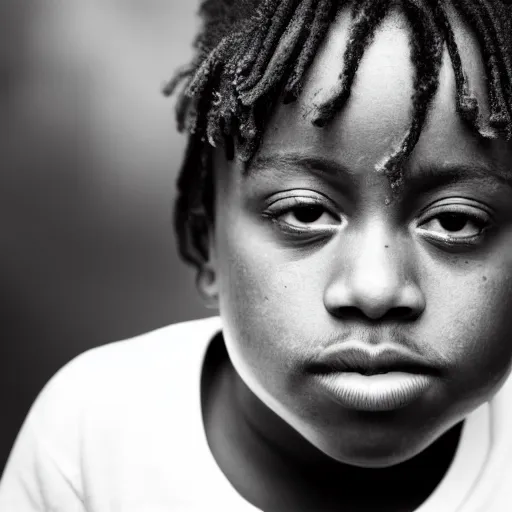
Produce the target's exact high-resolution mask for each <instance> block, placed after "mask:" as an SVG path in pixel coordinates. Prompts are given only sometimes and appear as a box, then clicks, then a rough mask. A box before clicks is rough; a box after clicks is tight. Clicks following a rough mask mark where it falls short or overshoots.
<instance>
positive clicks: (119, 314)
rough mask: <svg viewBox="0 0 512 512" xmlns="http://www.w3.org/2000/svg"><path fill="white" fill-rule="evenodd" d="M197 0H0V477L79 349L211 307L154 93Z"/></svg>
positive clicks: (163, 106) (170, 139)
mask: <svg viewBox="0 0 512 512" xmlns="http://www.w3.org/2000/svg"><path fill="white" fill-rule="evenodd" d="M196 8H197V2H196V1H192V0H180V1H178V0H87V1H83V0H38V1H27V0H23V1H20V0H2V2H0V38H1V39H2V41H1V44H0V77H1V79H0V102H1V116H0V152H1V153H0V156H1V162H2V170H1V172H0V212H1V213H0V237H1V238H0V240H1V246H0V248H1V250H0V280H1V288H0V289H1V293H2V295H1V303H0V315H1V324H0V325H1V344H0V346H1V349H0V350H1V352H0V365H1V368H0V380H1V385H0V404H1V410H0V419H1V421H0V471H1V470H2V468H3V466H4V463H5V460H6V458H7V456H8V453H9V451H10V448H11V446H12V442H13V441H14V438H15V436H16V433H17V431H18V429H19V427H20V425H21V422H22V421H23V418H24V416H25V415H26V413H27V411H28V408H29V406H30V404H31V403H32V401H33V400H34V398H35V397H36V395H37V393H38V392H39V391H40V389H41V387H42V386H43V385H44V384H45V383H46V382H47V380H48V379H49V378H50V377H51V376H52V375H53V374H54V373H55V371H56V370H57V369H58V368H59V367H60V366H62V365H63V364H65V363H66V362H67V361H69V360H70V359H71V358H72V357H74V356H76V355H77V354H79V353H80V352H83V351H84V350H86V349H88V348H91V347H95V346H98V345H102V344H104V343H108V342H111V341H115V340H119V339H123V338H127V337H131V336H134V335H137V334H139V333H142V332H144V331H148V330H152V329H155V328H158V327H161V326H163V325H165V324H168V323H172V322H176V321H180V320H187V319H192V318H199V317H202V316H208V315H209V314H211V311H207V310H206V309H204V308H203V306H202V304H201V302H200V299H199V297H198V295H197V293H196V292H195V288H194V273H193V271H192V270H191V269H189V268H188V267H186V266H185V265H184V264H183V263H181V261H180V260H179V258H178V256H177V252H176V249H175V243H174V242H175V241H174V233H173V229H172V225H171V212H172V201H173V198H174V182H175V178H176V173H177V170H178V167H179V163H180V159H181V154H182V151H183V148H184V144H185V139H184V137H183V136H180V135H178V134H177V133H176V131H175V129H174V117H173V113H174V102H173V101H172V100H168V99H165V98H163V97H162V96H161V95H160V88H161V86H162V85H163V83H164V81H165V80H166V79H167V78H168V77H169V76H170V75H171V74H172V71H173V69H174V68H176V67H177V66H178V65H180V64H182V63H184V62H186V61H187V60H188V58H189V57H190V55H191V42H192V39H193V35H194V31H195V28H196V25H197V19H196V17H195V11H196Z"/></svg>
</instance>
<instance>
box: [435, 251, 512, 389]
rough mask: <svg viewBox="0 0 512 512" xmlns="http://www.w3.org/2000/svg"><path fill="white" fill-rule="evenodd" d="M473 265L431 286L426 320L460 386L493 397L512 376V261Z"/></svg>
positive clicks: (438, 347) (439, 349)
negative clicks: (510, 372)
mask: <svg viewBox="0 0 512 512" xmlns="http://www.w3.org/2000/svg"><path fill="white" fill-rule="evenodd" d="M468 267H469V268H467V271H466V273H464V274H460V275H459V274H456V275H452V276H445V279H444V280H443V283H438V285H437V286H435V288H433V289H432V290H431V293H429V298H430V301H428V302H427V305H428V304H429V303H430V308H429V309H428V310H427V312H428V314H427V319H426V320H427V322H428V325H430V326H431V327H432V331H431V332H430V336H429V338H430V339H431V342H434V340H437V350H438V351H440V352H442V354H443V356H444V358H445V360H446V361H447V362H448V363H449V364H450V366H451V367H452V368H453V374H454V376H455V375H456V376H458V377H457V379H460V386H461V388H460V389H462V390H463V391H464V389H463V388H465V389H467V391H468V392H469V391H470V390H471V389H473V390H474V391H476V392H477V394H480V395H481V396H482V397H484V398H487V397H488V395H489V394H491V393H493V392H494V391H496V387H497V386H498V385H499V384H500V383H501V382H502V381H503V379H504V378H505V377H506V376H507V375H508V372H509V369H510V364H511V360H512V277H511V276H512V262H508V261H507V262H501V264H500V263H498V262H489V263H487V264H485V265H483V264H473V265H472V264H471V262H470V263H469V265H468ZM472 267H474V268H472ZM428 334H429V333H427V335H428Z"/></svg>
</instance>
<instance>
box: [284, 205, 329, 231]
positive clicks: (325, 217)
mask: <svg viewBox="0 0 512 512" xmlns="http://www.w3.org/2000/svg"><path fill="white" fill-rule="evenodd" d="M278 218H279V219H280V220H281V222H286V223H287V224H290V225H292V226H295V227H299V228H300V227H306V228H310V227H316V226H318V227H320V226H329V225H335V224H337V220H336V219H335V218H334V217H333V215H332V214H331V213H330V212H329V211H327V210H326V209H325V208H324V207H323V206H322V205H319V204H313V205H308V204H305V205H302V206H296V207H294V208H290V209H289V210H288V211H286V212H284V213H282V214H281V215H280V216H279V217H278Z"/></svg>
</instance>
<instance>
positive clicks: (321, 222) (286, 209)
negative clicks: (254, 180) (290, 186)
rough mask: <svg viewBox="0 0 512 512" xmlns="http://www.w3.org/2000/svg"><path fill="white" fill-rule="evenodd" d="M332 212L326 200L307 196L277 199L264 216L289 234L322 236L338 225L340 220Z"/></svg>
mask: <svg viewBox="0 0 512 512" xmlns="http://www.w3.org/2000/svg"><path fill="white" fill-rule="evenodd" d="M327 203H329V204H327ZM334 211H335V210H334V206H333V205H331V204H330V202H329V201H328V200H327V198H324V197H320V196H316V195H315V196H313V195H309V194H308V195H304V196H302V195H301V196H293V197H290V196H288V197H283V198H282V199H281V198H280V199H277V200H275V201H274V202H273V203H272V204H271V205H270V206H269V208H268V210H267V211H266V212H264V216H266V217H269V218H270V219H271V220H272V221H273V222H274V224H275V225H277V227H278V228H279V229H280V230H281V231H284V232H286V233H289V234H295V235H310V234H312V233H313V234H317V235H322V234H325V233H327V232H328V233H331V232H332V231H333V229H336V228H337V226H339V225H340V223H341V218H340V216H339V215H337V214H336V213H334Z"/></svg>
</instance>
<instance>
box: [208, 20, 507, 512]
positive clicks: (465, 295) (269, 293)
mask: <svg viewBox="0 0 512 512" xmlns="http://www.w3.org/2000/svg"><path fill="white" fill-rule="evenodd" d="M347 26H348V16H347V14H346V13H345V14H344V15H342V16H341V17H340V18H339V19H338V20H337V22H336V23H335V24H334V26H333V27H332V29H331V31H330V34H329V36H328V38H327V42H326V44H325V45H324V47H323V48H322V50H321V51H320V52H319V54H318V56H317V58H316V60H315V64H314V66H313V69H312V71H311V73H310V75H309V79H308V81H307V83H306V85H305V89H304V92H303V94H302V96H301V98H300V99H299V101H298V102H296V103H293V104H291V105H286V106H285V105H280V106H279V107H278V108H277V109H276V112H275V115H274V116H273V118H272V120H271V122H270V124H269V126H268V129H267V131H266V135H265V140H264V142H263V145H262V147H261V149H260V151H259V153H258V155H257V157H256V159H255V160H254V162H253V164H252V165H251V167H250V168H249V169H248V171H247V172H246V173H244V172H243V169H242V167H241V165H240V163H239V162H238V161H236V160H235V161H233V162H228V161H227V160H225V158H224V156H223V155H222V152H218V153H217V155H216V165H215V173H216V180H215V185H216V209H215V222H214V225H213V226H212V228H211V231H210V233H209V237H210V238H209V240H210V260H209V261H208V262H206V263H205V272H206V271H208V272H210V273H211V275H213V279H212V280H211V281H210V283H209V285H208V287H206V290H204V291H205V292H206V293H207V294H209V295H211V296H216V295H218V300H219V308H220V312H221V315H222V318H223V322H224V332H223V334H224V343H225V346H226V349H227V354H228V355H229V358H228V357H227V355H226V357H225V358H224V359H222V358H220V360H221V362H220V363H219V364H218V366H216V367H215V368H216V370H215V371H214V372H213V374H212V375H213V376H212V377H211V379H210V381H209V382H210V384H211V386H210V388H209V389H210V391H209V392H208V393H207V394H206V395H205V424H206V431H207V435H208V438H209V442H210V445H211V448H212V452H213V454H214V456H215V457H216V459H217V461H218V463H219V465H220V467H221V468H222V469H223V471H224V472H225V473H226V475H227V476H228V478H229V479H230V480H231V482H232V483H233V485H234V486H235V488H237V489H238V490H239V492H240V493H241V494H242V495H244V496H245V497H246V498H247V499H248V500H249V501H251V502H252V503H254V504H255V505H257V506H259V507H260V508H263V509H265V510H279V509H281V510H286V509H288V510H312V509H315V510H335V509H337V508H338V507H340V504H342V503H343V504H344V505H345V508H344V510H357V509H358V508H357V507H358V506H362V504H364V503H367V504H371V503H373V502H372V499H371V497H369V496H365V494H372V495H373V496H374V498H373V499H377V500H378V502H379V507H380V508H379V510H386V506H387V505H388V506H389V507H390V508H389V510H395V511H396V510H404V511H405V510H414V508H415V507H416V506H417V505H419V504H420V503H421V502H422V501H423V500H424V499H425V498H426V497H427V496H428V495H429V494H430V493H431V492H432V490H433V489H434V488H435V486H436V485H437V483H438V482H439V481H440V479H441V478H442V476H443V475H444V474H445V472H446V469H447V467H448V466H449V463H450V461H451V459H452V457H453V453H454V451H455V449H456V446H457V442H458V436H459V433H460V423H461V421H462V420H463V419H464V418H465V417H466V416H467V415H468V414H469V413H470V412H471V411H473V410H474V409H476V408H477V407H478V406H479V405H481V404H483V403H484V402H486V401H487V400H489V399H490V398H492V396H493V395H494V394H495V393H496V392H497V391H498V389H499V388H500V387H501V385H502V384H503V382H504V381H505V379H506V378H507V376H508V375H509V372H510V368H511V360H512V343H511V339H510V333H511V332H512V316H511V315H510V311H511V309H512V251H510V247H512V188H511V187H510V185H509V184H506V183H505V180H506V179H510V177H511V176H510V175H511V169H510V164H509V162H511V161H512V146H511V144H510V143H506V142H504V141H502V140H497V139H488V138H487V139H485V138H483V137H481V136H480V135H478V134H476V133H473V132H472V131H471V130H470V129H469V128H468V127H467V126H466V125H464V123H463V122H462V121H461V119H460V118H459V116H458V114H457V113H456V111H455V100H454V98H455V92H454V91H455V87H454V76H453V71H452V69H451V64H450V62H449V58H448V56H447V54H446V52H445V56H444V63H443V68H442V71H441V80H440V87H439V91H438V94H437V96H436V98H435V101H434V105H433V107H432V110H431V113H430V115H429V119H428V122H427V124H426V126H425V128H424V130H423V132H422V136H421V139H420V141H419V143H418V145H417V146H416V148H415V150H414V153H413V154H412V155H411V157H410V158H409V159H408V161H407V162H406V167H405V170H406V174H407V176H408V180H407V182H406V187H405V189H404V191H403V193H402V195H401V196H400V197H399V198H393V197H392V194H391V191H390V187H389V182H388V180H387V178H386V177H385V176H383V175H382V174H380V173H379V172H377V170H376V169H377V168H378V166H379V164H380V163H381V162H382V161H383V159H384V158H386V157H387V156H389V155H390V154H391V153H392V151H393V149H394V148H395V147H396V144H397V143H398V141H399V140H400V138H401V137H402V136H403V134H404V132H405V131H406V129H407V127H408V124H409V123H410V107H411V104H410V96H411V93H412V76H413V75H412V73H413V67H412V64H411V62H410V50H409V31H408V28H407V23H406V21H405V19H404V18H403V16H402V15H401V14H400V12H399V11H395V12H393V13H392V14H391V15H390V16H389V17H388V18H387V19H386V20H385V22H384V23H383V25H382V27H381V28H380V29H379V30H378V32H377V34H376V37H375V40H374V42H373V43H372V45H371V47H370V48H369V49H368V51H367V53H366V55H365V57H364V60H363V62H362V63H361V67H360V69H359V72H358V75H357V78H356V81H355V84H354V88H353V93H352V95H351V97H350V99H349V102H348V104H347V106H346V107H345V109H344V110H343V112H341V113H340V114H339V115H337V117H336V118H335V120H334V121H333V122H332V123H331V124H330V125H328V126H327V127H325V128H322V129H319V128H316V127H314V126H313V125H312V124H311V119H312V116H313V114H314V109H315V105H316V104H317V102H318V101H319V100H320V99H322V98H325V97H326V95H328V94H329V91H330V90H332V87H333V85H334V83H335V81H336V78H337V75H338V74H339V71H340V66H341V61H342V58H341V57H342V55H343V49H344V47H345V44H346V41H347ZM456 37H457V40H458V42H459V47H460V48H461V50H462V57H463V62H464V66H465V68H466V70H467V73H468V76H469V80H470V86H471V88H472V90H473V91H474V92H475V94H476V95H477V97H478V99H479V101H480V103H481V106H482V112H483V114H485V113H486V112H487V107H486V94H487V93H486V86H485V73H484V71H483V66H482V62H481V56H480V53H479V50H478V46H477V43H476V41H475V39H474V38H473V36H472V35H471V34H469V33H468V31H467V30H466V28H465V27H464V26H462V25H461V24H460V23H458V22H457V23H456ZM304 158H310V159H311V158H316V159H322V158H323V159H324V161H325V160H327V161H328V162H329V166H330V168H331V170H332V169H335V170H336V172H331V173H325V172H320V171H319V170H318V166H311V165H307V166H305V165H304V164H303V161H304ZM301 162H302V163H301ZM324 163H325V162H324ZM465 168H471V169H472V170H466V171H465V172H464V173H459V175H458V176H456V177H455V178H453V177H452V179H450V180H448V181H447V180H446V177H447V175H448V173H449V170H450V169H452V170H453V169H465ZM312 199H313V200H314V201H315V202H316V203H318V204H320V207H318V208H317V210H318V212H319V214H318V215H317V217H318V218H314V216H311V215H310V216H309V217H307V216H306V217H304V216H303V215H302V216H301V210H300V204H301V203H303V202H304V201H308V200H309V201H311V200H312ZM302 213H303V210H302ZM447 213H456V214H457V217H456V219H457V220H458V221H459V223H460V226H461V227H460V229H457V230H456V231H453V228H451V229H452V231H449V230H447V229H446V222H445V221H443V222H442V219H443V217H442V214H445V215H446V214H447ZM440 215H441V217H440ZM304 218H306V219H307V221H306V222H305V221H303V220H302V221H301V220H300V219H304ZM311 218H312V219H313V220H311ZM450 236H451V237H452V238H451V239H449V238H448V237H450ZM465 242H467V243H465ZM349 335H350V336H351V337H356V338H358V339H359V340H361V341H362V342H364V343H368V344H372V345H378V344H379V343H381V342H384V341H391V342H393V343H395V344H397V345H403V346H405V347H406V348H407V349H409V350H411V351H413V352H414V353H416V354H419V355H421V356H422V357H423V358H424V359H425V360H427V361H428V362H429V363H430V364H431V365H432V366H433V367H434V368H435V370H436V376H435V377H432V382H431V385H430V387H429V388H428V390H427V391H426V392H425V393H424V394H423V395H422V396H421V397H420V398H419V399H418V400H416V401H415V402H413V403H412V404H410V405H408V406H406V407H404V408H401V409H398V410H396V411H393V412H392V413H366V414H363V413H360V412H358V411H355V410H351V409H348V408H344V407H341V406H340V405H338V404H337V403H335V402H334V401H333V400H332V399H331V398H330V397H329V396H328V394H326V393H325V392H323V391H322V390H321V389H319V388H318V386H316V385H315V381H314V377H313V376H312V375H311V373H309V372H308V371H307V370H306V368H307V363H308V361H310V360H311V358H314V357H315V356H317V355H318V354H319V353H320V352H321V350H323V349H325V348H326V347H329V346H332V345H334V344H335V343H341V342H342V341H343V339H346V337H347V336H349ZM240 468H244V469H243V471H242V470H241V469H240ZM283 475H285V476H283ZM406 478H407V479H408V480H405V479H406ZM249 482H250V483H249ZM379 482H380V486H379ZM382 482H385V485H382ZM358 484H361V485H364V488H365V489H370V490H371V491H372V492H370V493H363V494H361V493H360V492H359V491H357V492H356V491H353V489H354V488H357V485H358ZM409 487H410V488H411V489H414V490H415V492H413V491H411V493H410V495H409V494H407V493H405V489H406V488H409ZM386 489H387V490H388V491H389V492H388V494H389V495H388V494H386V495H385V496H384V494H383V493H384V492H385V490H386ZM351 490H352V491H351ZM394 490H397V491H396V492H394ZM374 491H375V492H374ZM406 494H407V495H406ZM276 496H280V498H276ZM308 496H309V498H308ZM279 500H281V501H280V502H279ZM294 500H296V502H294ZM308 500H309V502H308ZM397 500H398V501H397ZM280 507H281V508H280ZM301 507H302V508H301ZM308 507H309V508H308ZM311 507H316V508H311ZM351 507H352V508H351ZM338 509H339V508H338ZM359 510H361V508H359Z"/></svg>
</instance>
